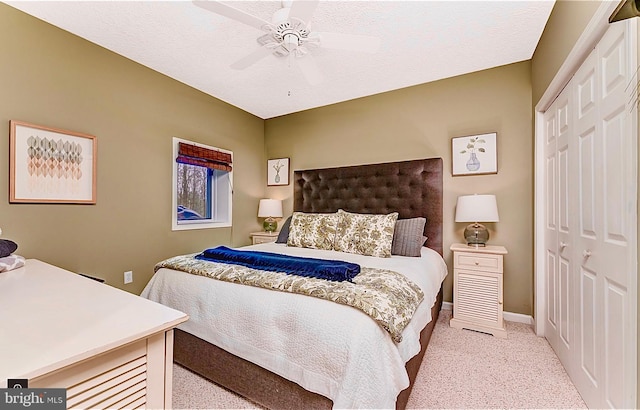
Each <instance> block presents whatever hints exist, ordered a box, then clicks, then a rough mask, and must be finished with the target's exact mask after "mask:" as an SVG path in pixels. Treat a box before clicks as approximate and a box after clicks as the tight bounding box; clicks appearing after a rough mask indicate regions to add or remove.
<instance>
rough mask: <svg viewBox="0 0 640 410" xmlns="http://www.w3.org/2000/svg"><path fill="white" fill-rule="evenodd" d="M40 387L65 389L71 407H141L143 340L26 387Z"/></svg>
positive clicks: (144, 389) (144, 388) (144, 395)
mask: <svg viewBox="0 0 640 410" xmlns="http://www.w3.org/2000/svg"><path fill="white" fill-rule="evenodd" d="M39 386H49V387H64V388H66V389H67V407H68V408H70V409H73V408H79V409H87V408H92V409H107V408H108V409H111V408H128V409H130V408H144V407H145V405H146V403H147V401H146V398H147V343H146V340H142V341H139V342H136V343H133V344H131V345H128V346H125V347H123V348H120V349H117V350H114V351H111V352H108V353H105V354H104V355H101V356H98V357H96V358H95V359H92V360H90V361H87V362H83V363H80V364H78V365H75V366H69V367H66V368H63V369H61V370H59V371H57V372H55V373H51V374H48V375H45V376H43V377H40V378H38V379H34V380H32V381H30V383H29V387H39Z"/></svg>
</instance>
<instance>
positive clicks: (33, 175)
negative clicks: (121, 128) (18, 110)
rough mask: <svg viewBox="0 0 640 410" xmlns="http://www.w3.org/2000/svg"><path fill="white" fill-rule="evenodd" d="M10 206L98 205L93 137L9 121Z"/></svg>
mask: <svg viewBox="0 0 640 410" xmlns="http://www.w3.org/2000/svg"><path fill="white" fill-rule="evenodd" d="M9 128H10V131H9V202H10V203H67V204H95V203H96V159H97V141H96V137H94V136H93V135H87V134H82V133H79V132H73V131H65V130H60V129H55V128H49V127H43V126H40V125H33V124H28V123H26V122H21V121H15V120H11V121H9Z"/></svg>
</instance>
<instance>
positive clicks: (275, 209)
mask: <svg viewBox="0 0 640 410" xmlns="http://www.w3.org/2000/svg"><path fill="white" fill-rule="evenodd" d="M258 218H266V219H265V220H264V223H263V224H262V226H263V227H264V230H265V232H274V231H275V230H276V229H278V222H276V220H275V218H282V201H281V200H279V199H261V200H260V205H259V206H258Z"/></svg>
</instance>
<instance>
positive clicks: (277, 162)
mask: <svg viewBox="0 0 640 410" xmlns="http://www.w3.org/2000/svg"><path fill="white" fill-rule="evenodd" d="M272 185H289V158H275V159H270V160H267V186H272Z"/></svg>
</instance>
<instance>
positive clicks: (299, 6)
mask: <svg viewBox="0 0 640 410" xmlns="http://www.w3.org/2000/svg"><path fill="white" fill-rule="evenodd" d="M317 7H318V0H297V1H293V2H292V4H291V10H289V18H292V17H295V18H297V19H298V20H301V21H302V22H304V24H305V26H308V25H309V21H311V17H312V16H313V13H315V11H316V8H317Z"/></svg>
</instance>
